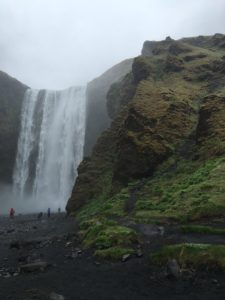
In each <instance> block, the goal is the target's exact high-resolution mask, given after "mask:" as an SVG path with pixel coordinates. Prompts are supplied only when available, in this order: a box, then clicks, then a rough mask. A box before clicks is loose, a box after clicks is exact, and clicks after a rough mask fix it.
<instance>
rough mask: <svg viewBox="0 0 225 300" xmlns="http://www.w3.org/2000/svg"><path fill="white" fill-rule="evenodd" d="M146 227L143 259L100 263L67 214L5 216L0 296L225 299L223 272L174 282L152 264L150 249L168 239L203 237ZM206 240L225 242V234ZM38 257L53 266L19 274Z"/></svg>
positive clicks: (0, 230) (0, 224) (24, 299)
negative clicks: (86, 248)
mask: <svg viewBox="0 0 225 300" xmlns="http://www.w3.org/2000/svg"><path fill="white" fill-rule="evenodd" d="M143 226H144V225H143ZM143 226H141V225H140V228H138V229H139V230H140V231H142V232H143V234H145V240H146V247H144V248H145V251H146V253H144V256H143V257H142V258H137V257H133V258H131V259H129V260H128V261H126V262H124V263H123V262H118V263H109V262H108V263H107V262H104V263H103V262H100V263H99V262H98V261H97V260H96V259H95V258H94V257H93V256H92V255H91V253H90V252H89V251H84V250H82V251H80V249H81V246H80V245H79V240H78V239H77V236H76V232H77V226H76V223H75V221H74V220H73V219H71V218H66V217H65V215H63V214H61V215H54V216H52V217H51V218H50V219H47V218H46V217H45V218H43V220H41V221H40V220H37V217H36V215H25V216H18V217H16V218H15V219H14V220H10V219H9V218H6V217H1V218H0V275H1V276H0V300H6V299H11V300H30V299H42V300H45V299H46V300H47V299H51V298H50V296H49V295H50V294H51V293H52V292H54V293H56V294H60V295H63V297H64V299H66V300H81V299H83V300H89V299H90V300H95V299H96V300H125V299H129V300H139V299H140V300H142V299H149V300H159V299H165V300H170V299H173V300H178V299H179V300H190V299H191V300H197V299H202V300H203V299H204V300H211V299H217V300H220V299H221V300H222V299H225V276H224V273H222V272H216V271H215V272H212V271H210V272H206V271H201V272H198V273H194V274H193V275H192V276H190V277H183V278H181V279H178V280H175V279H173V280H172V279H168V278H166V276H165V274H164V270H163V269H155V268H154V267H153V266H151V265H150V263H149V259H148V255H147V252H149V251H151V249H155V248H158V247H160V246H161V245H162V244H164V243H168V242H180V241H186V240H188V241H193V242H194V241H195V240H196V241H199V239H202V237H200V236H198V235H193V236H190V235H188V236H185V235H179V234H177V233H176V231H174V230H170V231H168V233H165V234H164V235H160V234H157V233H155V234H154V230H155V228H151V227H145V226H144V227H143ZM156 232H157V230H156ZM205 239H206V240H207V241H206V242H209V241H210V242H213V243H225V241H224V238H221V237H210V236H208V237H205ZM200 242H204V241H203V240H200ZM10 245H11V246H10ZM10 247H11V248H10ZM145 251H144V252H145ZM37 259H40V260H41V261H47V262H48V263H49V265H50V266H49V267H48V268H47V269H45V270H44V271H37V272H31V273H20V272H18V268H19V266H20V265H21V264H24V263H26V262H29V261H31V262H32V261H34V260H37ZM52 297H53V296H52ZM52 299H59V300H60V298H52ZM61 299H62V298H61Z"/></svg>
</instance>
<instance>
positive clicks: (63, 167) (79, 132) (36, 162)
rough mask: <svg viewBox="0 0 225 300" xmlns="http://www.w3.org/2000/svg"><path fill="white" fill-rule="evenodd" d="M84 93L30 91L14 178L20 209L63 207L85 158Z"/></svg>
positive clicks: (76, 90)
mask: <svg viewBox="0 0 225 300" xmlns="http://www.w3.org/2000/svg"><path fill="white" fill-rule="evenodd" d="M85 90H86V89H85V88H83V87H72V88H69V89H66V90H63V91H47V90H40V91H38V90H31V89H29V90H27V92H26V94H25V97H24V103H23V108H22V115H21V130H20V136H19V141H18V150H17V157H16V164H15V169H14V175H13V189H14V195H17V196H19V200H18V201H21V205H23V204H24V201H23V200H25V199H27V200H26V202H27V201H32V203H33V205H34V209H35V210H37V209H46V208H47V207H52V208H53V209H56V208H57V207H62V208H64V207H65V204H66V201H67V200H68V198H69V196H70V193H71V190H72V187H73V184H74V182H75V178H76V176H77V167H78V165H79V163H80V162H81V160H82V158H83V147H84V134H85V107H86V101H85ZM22 203H23V204H22ZM29 205H30V204H29Z"/></svg>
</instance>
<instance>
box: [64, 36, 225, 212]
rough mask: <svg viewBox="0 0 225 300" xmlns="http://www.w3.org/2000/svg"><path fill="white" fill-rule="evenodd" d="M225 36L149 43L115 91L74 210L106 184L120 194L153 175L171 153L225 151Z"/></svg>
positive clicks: (201, 155) (196, 155)
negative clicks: (107, 122)
mask: <svg viewBox="0 0 225 300" xmlns="http://www.w3.org/2000/svg"><path fill="white" fill-rule="evenodd" d="M224 37H225V36H224V35H218V34H217V35H214V36H211V37H197V38H190V39H182V40H179V41H174V40H172V39H171V38H167V39H166V40H165V41H162V42H158V43H157V42H154V43H145V45H144V50H143V51H142V54H145V56H143V55H142V56H141V57H138V58H136V59H135V60H134V63H133V66H132V72H131V73H130V75H129V80H128V77H125V78H124V79H123V80H122V81H120V82H118V83H116V84H113V85H112V86H111V88H110V90H109V92H108V95H107V98H108V100H107V101H108V102H107V106H108V110H109V112H110V117H111V118H113V122H112V124H111V127H110V128H109V129H108V130H106V131H105V132H104V133H103V134H102V135H101V137H100V138H99V139H98V141H97V143H96V145H95V147H94V151H93V154H92V156H91V157H90V158H89V159H88V161H84V162H83V163H82V164H81V166H80V168H79V176H78V179H77V181H76V184H75V186H74V189H73V192H72V195H71V198H70V199H69V202H68V205H67V210H68V211H69V212H73V211H75V210H77V209H78V208H80V207H81V206H82V205H84V204H85V203H87V202H88V201H91V200H93V201H94V199H95V198H96V197H98V196H99V195H100V194H101V193H102V194H103V193H105V190H106V187H107V191H108V193H109V195H110V194H111V195H112V194H115V193H117V192H118V191H120V189H121V188H123V187H125V186H127V184H128V183H129V182H132V181H134V180H136V179H142V178H146V177H151V176H152V174H153V173H154V172H155V171H156V170H157V168H159V167H160V165H161V164H162V163H163V162H166V160H167V159H168V158H170V157H171V156H174V155H175V156H176V155H178V154H179V153H182V155H183V156H185V155H186V154H187V153H186V152H187V151H188V155H190V157H192V158H193V159H199V160H203V161H204V159H207V157H208V156H210V157H211V158H212V157H215V156H218V155H221V154H223V153H224V149H225V144H224V143H225V142H224V141H225V140H224V132H225V123H224V121H223V120H224V119H225V111H224V96H225V90H224V82H225V72H224V57H225V56H224V55H225V51H224V50H223V41H224ZM187 145H188V146H187Z"/></svg>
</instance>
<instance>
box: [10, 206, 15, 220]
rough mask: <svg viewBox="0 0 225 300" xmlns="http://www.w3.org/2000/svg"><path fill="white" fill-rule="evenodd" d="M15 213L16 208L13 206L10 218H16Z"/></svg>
mask: <svg viewBox="0 0 225 300" xmlns="http://www.w3.org/2000/svg"><path fill="white" fill-rule="evenodd" d="M14 215H15V210H14V209H13V208H10V210H9V216H10V218H14Z"/></svg>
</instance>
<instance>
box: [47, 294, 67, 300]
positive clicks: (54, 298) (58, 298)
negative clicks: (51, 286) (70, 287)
mask: <svg viewBox="0 0 225 300" xmlns="http://www.w3.org/2000/svg"><path fill="white" fill-rule="evenodd" d="M50 299H51V300H64V299H65V298H64V297H63V296H62V295H59V294H56V293H51V295H50Z"/></svg>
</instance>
